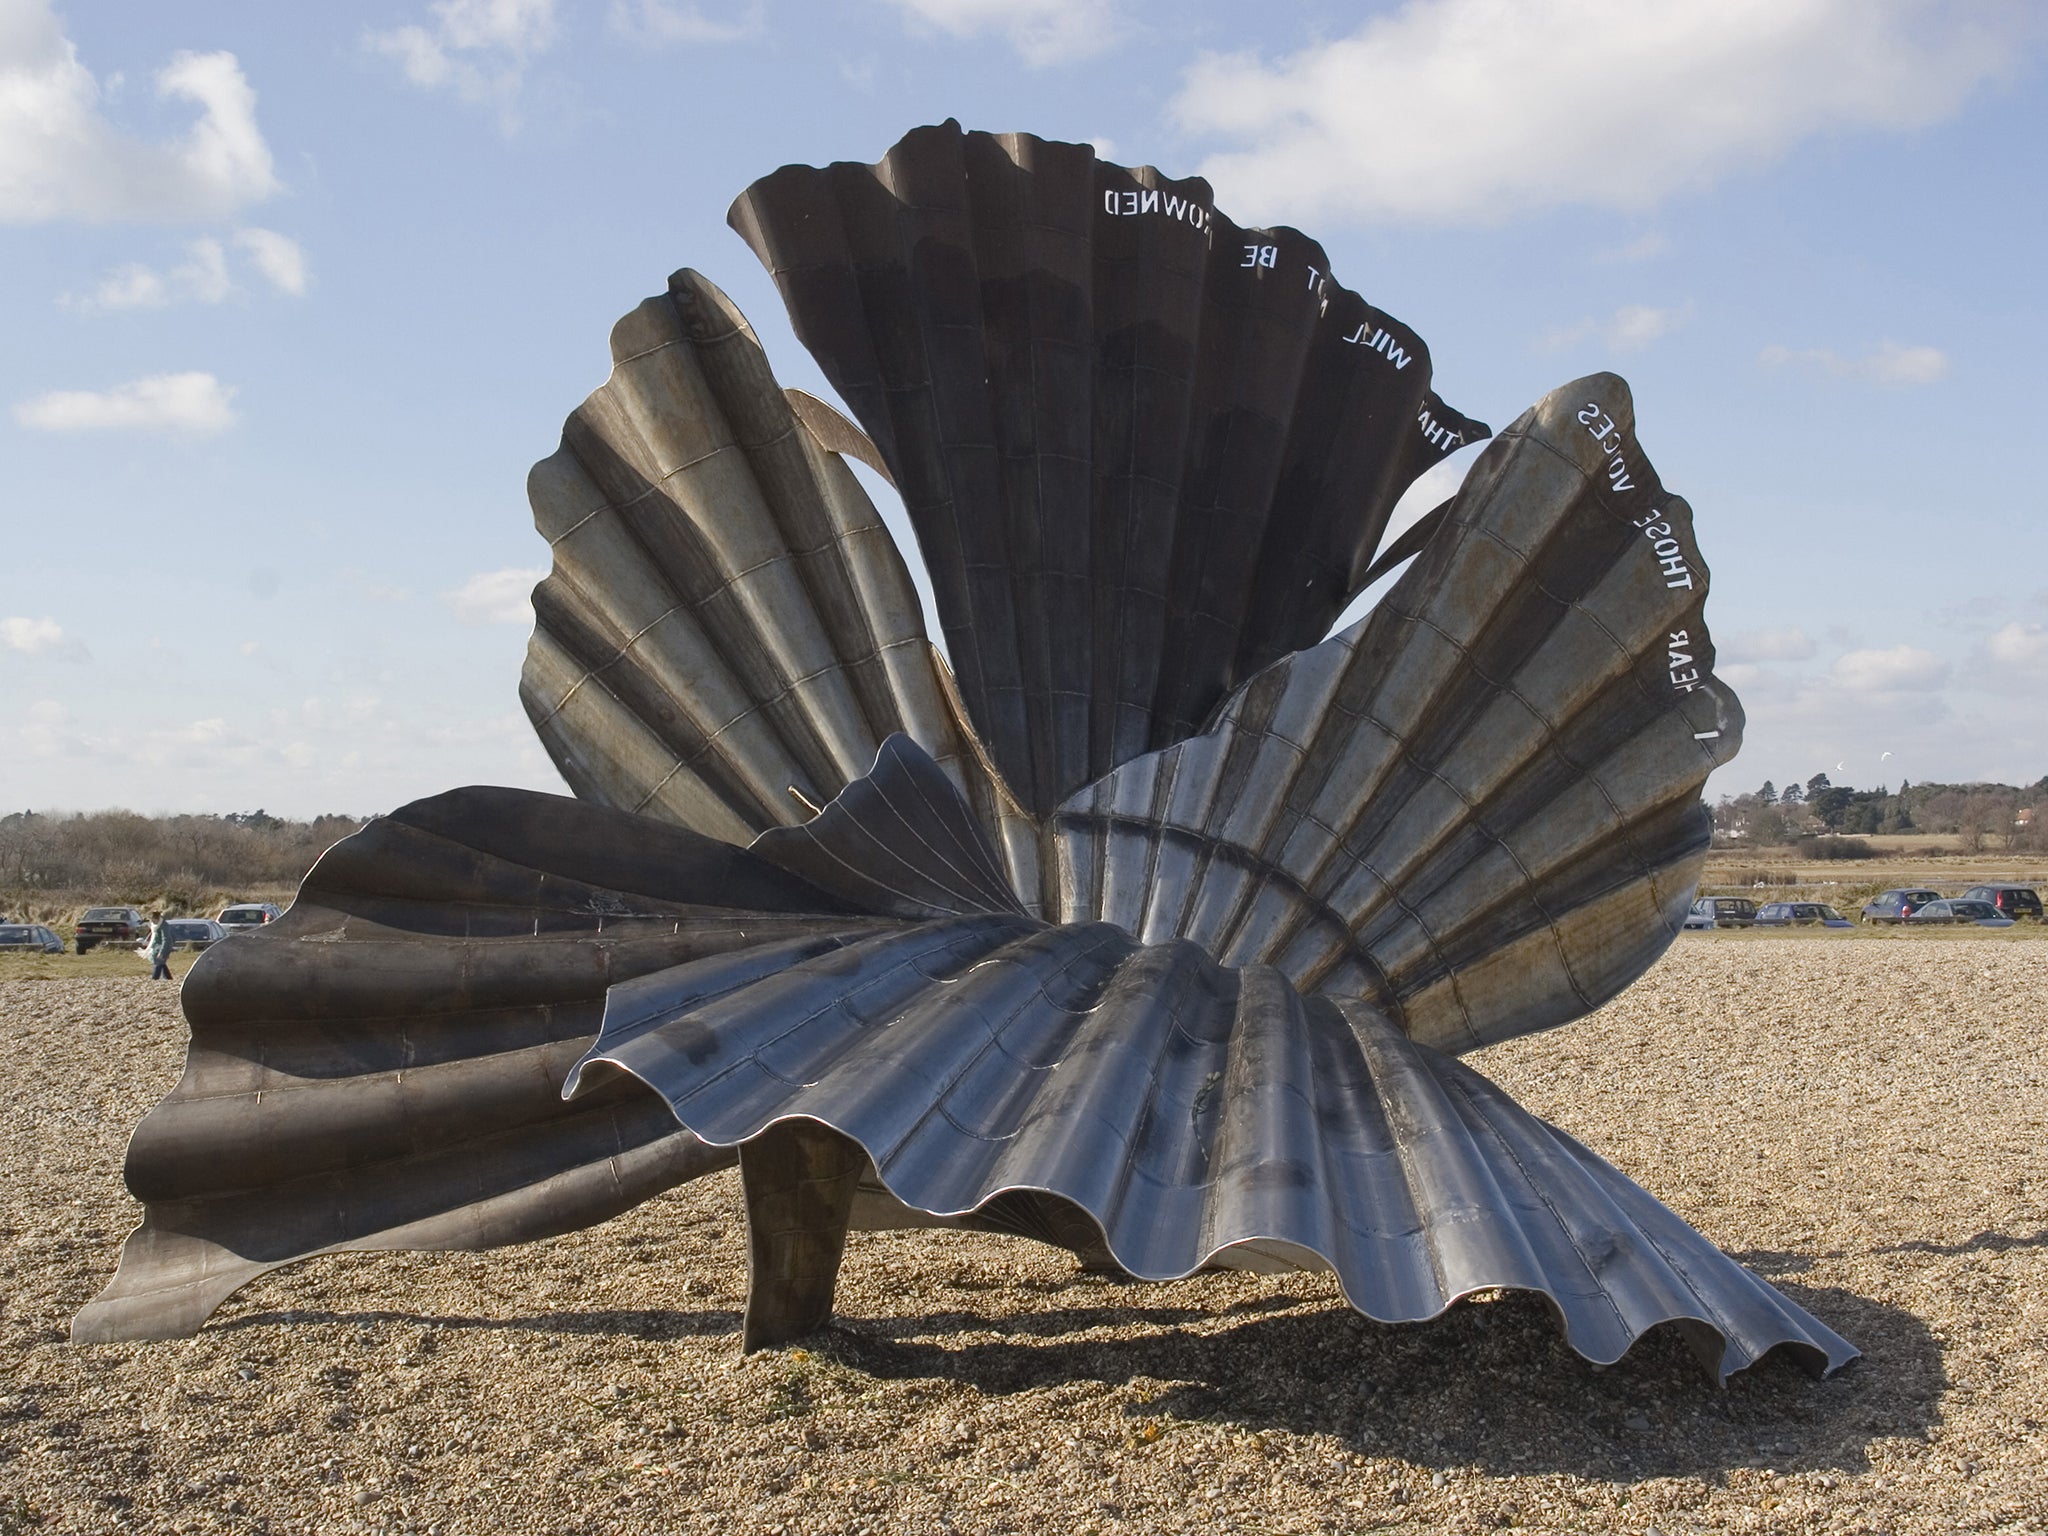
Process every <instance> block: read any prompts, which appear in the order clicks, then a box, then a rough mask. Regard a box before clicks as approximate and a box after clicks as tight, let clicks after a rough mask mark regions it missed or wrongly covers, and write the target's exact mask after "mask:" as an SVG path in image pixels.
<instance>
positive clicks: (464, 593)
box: [441, 568, 547, 624]
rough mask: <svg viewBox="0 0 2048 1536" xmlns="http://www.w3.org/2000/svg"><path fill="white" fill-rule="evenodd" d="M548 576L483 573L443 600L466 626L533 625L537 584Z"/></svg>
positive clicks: (526, 572)
mask: <svg viewBox="0 0 2048 1536" xmlns="http://www.w3.org/2000/svg"><path fill="white" fill-rule="evenodd" d="M545 575H547V572H546V571H545V570H538V571H529V570H523V569H519V568H511V569H507V570H502V571H484V572H481V573H479V574H478V575H475V576H472V577H470V578H469V580H467V581H465V582H464V583H463V584H462V585H461V586H459V587H457V588H456V589H455V590H454V591H452V592H443V593H442V594H441V597H442V600H443V601H445V602H446V603H447V604H448V606H449V607H450V608H453V609H454V610H455V617H456V618H457V619H459V620H461V621H462V622H463V623H464V624H531V623H532V622H533V599H532V592H533V588H534V584H535V583H536V582H538V581H539V580H540V579H541V578H542V577H544V576H545Z"/></svg>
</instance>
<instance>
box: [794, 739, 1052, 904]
mask: <svg viewBox="0 0 2048 1536" xmlns="http://www.w3.org/2000/svg"><path fill="white" fill-rule="evenodd" d="M753 851H754V852H755V853H756V854H758V855H760V856H761V857H762V858H764V859H766V860H768V861H769V862H770V863H771V864H776V865H779V866H780V867H782V868H783V869H787V870H789V871H790V872H792V873H793V874H796V875H798V876H799V877H801V878H802V879H804V880H807V881H809V882H810V883H811V884H812V885H815V886H817V887H818V888H819V889H821V890H827V891H831V892H833V893H834V894H835V895H838V896H840V897H841V898H842V899H844V900H845V901H846V902H847V903H848V904H849V905H852V906H854V907H856V908H858V909H859V910H861V911H863V912H883V913H888V914H889V915H891V916H894V917H950V916H958V915H960V914H963V913H968V912H1022V911H1023V910H1024V908H1023V905H1022V904H1021V903H1020V902H1019V901H1018V899H1017V894H1016V892H1014V891H1012V890H1011V889H1010V884H1009V880H1008V878H1007V877H1006V875H1005V874H1004V871H1003V867H1002V862H1001V859H1000V857H999V856H998V855H997V853H996V850H995V849H994V848H993V847H991V846H990V844H989V840H988V835H987V834H986V833H985V832H984V831H983V830H982V828H981V826H980V824H979V823H978V822H976V821H975V819H974V813H973V812H972V811H971V810H969V809H968V806H967V802H966V801H965V800H963V799H961V798H960V791H959V790H958V789H957V788H955V787H954V784H953V781H952V780H950V779H948V778H947V777H946V775H945V774H944V773H943V772H941V771H940V769H939V766H938V764H937V763H934V762H933V761H932V760H931V757H930V755H929V754H928V753H926V752H925V751H924V749H923V748H921V747H919V746H918V745H917V743H916V742H914V741H912V740H911V739H910V738H909V737H907V736H900V735H898V736H891V737H890V738H889V739H888V740H887V741H885V742H883V743H882V747H881V750H880V751H879V752H878V753H877V754H876V756H875V766H874V768H873V769H872V770H871V771H870V772H869V773H868V775H867V776H866V777H865V778H860V779H856V780H855V781H854V782H853V783H851V784H849V785H847V787H846V788H845V789H844V790H842V791H840V793H839V795H838V797H837V798H836V799H834V800H833V802H832V803H831V804H830V805H828V806H826V807H825V808H824V809H823V810H822V811H820V812H819V813H818V814H817V815H816V816H814V817H812V818H811V819H810V820H809V821H807V822H805V823H804V824H803V825H802V826H800V827H779V828H776V829H775V830H773V831H769V832H763V833H762V834H761V835H760V836H759V837H758V838H756V839H755V840H754V844H753Z"/></svg>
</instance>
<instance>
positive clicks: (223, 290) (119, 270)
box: [57, 228, 306, 314]
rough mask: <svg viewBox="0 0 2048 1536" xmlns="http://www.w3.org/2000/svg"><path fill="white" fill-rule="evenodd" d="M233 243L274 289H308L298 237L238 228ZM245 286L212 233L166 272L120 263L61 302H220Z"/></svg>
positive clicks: (90, 306)
mask: <svg viewBox="0 0 2048 1536" xmlns="http://www.w3.org/2000/svg"><path fill="white" fill-rule="evenodd" d="M234 242H235V246H236V248H237V249H239V250H241V251H242V252H244V253H245V254H246V255H247V256H248V258H249V261H250V263H251V265H253V266H254V267H255V268H256V270H257V271H258V272H260V273H261V274H262V275H263V277H264V278H265V280H267V281H268V282H269V284H270V285H271V287H273V288H275V289H277V290H278V291H279V292H280V293H289V294H293V295H298V294H303V293H304V292H305V291H306V253H305V251H304V250H302V249H301V248H300V246H299V243H298V242H297V241H296V240H293V239H291V238H290V237H289V236H286V235H280V234H278V233H277V232H276V231H275V230H270V229H253V228H252V229H238V230H236V231H235V235H234ZM240 291H241V290H240V289H239V288H237V287H236V286H235V281H234V279H233V277H232V276H230V275H229V272H228V258H227V250H226V248H225V247H223V246H222V244H221V243H220V241H218V240H215V239H213V238H211V237H207V238H203V239H199V240H193V241H191V242H189V243H188V244H187V245H186V247H185V260H184V261H183V262H182V263H180V264H179V265H178V266H175V267H172V268H171V269H170V270H169V271H167V272H159V271H158V270H157V269H156V268H154V267H150V266H145V265H143V264H142V263H141V262H139V261H131V262H129V263H128V264H127V265H125V266H120V267H116V268H115V269H114V270H113V271H111V272H109V273H108V274H107V275H106V276H105V277H103V278H101V279H100V281H99V283H98V284H97V285H96V286H95V287H94V288H93V290H92V291H91V292H90V293H83V294H78V293H67V294H62V295H60V296H59V297H58V299H57V302H58V304H60V305H61V306H62V307H64V308H65V309H69V310H74V311H77V312H79V313H81V314H92V313H95V312H99V311H105V310H120V309H163V308H165V307H166V306H168V305H172V304H220V303H223V302H225V301H226V300H227V299H229V298H232V297H233V296H234V295H235V294H237V293H239V292H240Z"/></svg>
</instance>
